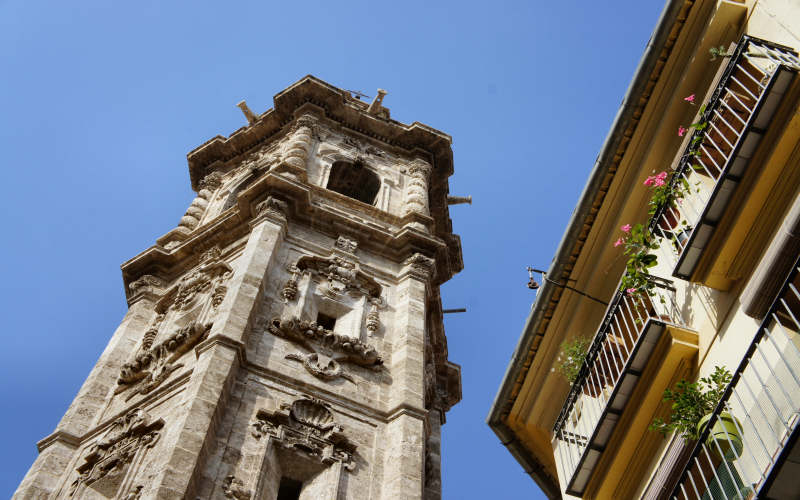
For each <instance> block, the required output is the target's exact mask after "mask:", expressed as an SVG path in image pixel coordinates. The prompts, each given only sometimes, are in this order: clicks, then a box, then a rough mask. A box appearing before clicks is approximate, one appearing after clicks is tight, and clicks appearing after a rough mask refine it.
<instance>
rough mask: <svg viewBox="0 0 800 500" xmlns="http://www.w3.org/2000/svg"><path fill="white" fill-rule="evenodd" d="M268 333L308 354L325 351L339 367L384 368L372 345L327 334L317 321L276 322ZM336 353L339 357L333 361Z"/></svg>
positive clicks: (279, 320) (273, 322) (291, 320)
mask: <svg viewBox="0 0 800 500" xmlns="http://www.w3.org/2000/svg"><path fill="white" fill-rule="evenodd" d="M267 331H269V332H270V333H272V334H273V335H275V336H276V337H281V338H283V339H286V340H289V341H290V342H293V343H295V344H298V345H300V346H302V347H304V348H305V349H307V350H308V351H311V352H322V353H323V354H324V353H325V352H326V351H327V352H330V353H331V354H332V356H331V357H332V359H333V360H334V361H337V362H340V363H341V362H348V363H353V364H356V365H359V366H364V367H367V368H372V369H374V370H379V369H380V368H381V366H382V365H383V359H382V358H381V356H380V355H379V354H378V351H376V350H375V348H374V347H372V346H371V345H369V344H367V343H365V342H362V341H360V340H358V339H356V338H353V337H348V336H346V335H339V334H338V333H334V332H333V331H332V330H326V329H325V328H323V327H322V326H321V325H318V324H317V323H316V322H314V321H302V320H299V319H297V318H291V319H288V320H281V319H280V318H275V319H273V320H272V321H271V322H270V324H269V325H268V326H267ZM315 347H316V349H315ZM334 353H336V354H338V356H335V357H333V354H334Z"/></svg>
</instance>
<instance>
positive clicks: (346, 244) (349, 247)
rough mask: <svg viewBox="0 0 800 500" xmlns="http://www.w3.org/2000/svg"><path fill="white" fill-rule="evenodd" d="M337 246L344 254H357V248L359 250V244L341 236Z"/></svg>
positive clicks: (337, 239) (337, 240)
mask: <svg viewBox="0 0 800 500" xmlns="http://www.w3.org/2000/svg"><path fill="white" fill-rule="evenodd" d="M335 246H336V248H338V249H340V250H342V251H344V252H347V253H355V252H356V248H358V242H357V241H356V240H354V239H351V238H348V237H346V236H339V237H338V238H336V243H335Z"/></svg>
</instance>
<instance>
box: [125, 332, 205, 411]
mask: <svg viewBox="0 0 800 500" xmlns="http://www.w3.org/2000/svg"><path fill="white" fill-rule="evenodd" d="M210 329H211V323H209V324H207V325H201V324H199V323H196V322H193V323H191V324H190V325H188V326H186V327H184V328H181V329H180V330H178V331H177V332H176V333H174V334H173V335H171V336H170V337H169V338H167V339H166V340H164V341H163V342H161V343H160V344H158V345H157V346H155V347H154V348H152V349H147V350H145V351H144V352H141V353H140V354H138V355H137V356H136V358H135V359H134V361H133V362H131V363H126V364H124V365H122V369H121V371H120V376H119V379H118V380H117V384H118V385H119V387H118V388H117V390H116V392H115V394H119V393H121V392H123V391H125V390H127V389H130V388H134V389H135V390H133V391H132V392H131V393H130V394H128V397H127V398H125V399H126V401H127V400H130V399H131V398H132V397H134V396H135V395H137V394H147V393H149V392H151V391H152V390H153V389H155V388H156V387H158V386H159V385H161V384H162V383H163V382H164V381H165V380H166V379H167V378H168V377H169V376H170V374H172V372H174V371H175V370H177V369H178V368H181V367H182V366H183V363H176V361H177V360H178V358H180V357H181V356H182V355H183V354H184V353H185V352H187V351H189V350H190V349H191V348H192V347H194V346H195V345H197V344H198V343H199V342H200V341H201V340H202V339H203V338H204V337H205V336H206V334H207V333H208V331H209V330H210Z"/></svg>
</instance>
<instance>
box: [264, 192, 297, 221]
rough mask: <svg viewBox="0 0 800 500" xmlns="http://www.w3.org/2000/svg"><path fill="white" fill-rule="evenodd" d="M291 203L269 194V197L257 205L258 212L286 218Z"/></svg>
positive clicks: (281, 218) (282, 218)
mask: <svg viewBox="0 0 800 500" xmlns="http://www.w3.org/2000/svg"><path fill="white" fill-rule="evenodd" d="M288 209H289V205H288V204H287V203H286V202H285V201H283V200H279V199H278V198H275V197H273V196H268V197H267V199H265V200H264V201H262V202H260V203H258V205H256V214H258V215H266V216H272V217H277V218H278V219H280V220H286V213H287V212H288Z"/></svg>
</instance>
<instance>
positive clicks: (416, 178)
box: [405, 158, 431, 215]
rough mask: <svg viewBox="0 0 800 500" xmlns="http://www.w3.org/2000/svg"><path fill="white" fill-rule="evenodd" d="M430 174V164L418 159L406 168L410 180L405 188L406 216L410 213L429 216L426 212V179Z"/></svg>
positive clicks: (427, 211)
mask: <svg viewBox="0 0 800 500" xmlns="http://www.w3.org/2000/svg"><path fill="white" fill-rule="evenodd" d="M430 173H431V165H430V163H428V162H427V161H425V160H422V159H419V158H418V159H416V160H414V161H413V162H412V163H411V166H410V167H409V168H408V174H409V176H410V179H409V180H408V185H407V187H406V205H405V214H406V215H407V214H410V213H412V212H417V213H420V214H423V215H430V212H429V210H428V177H429V176H430Z"/></svg>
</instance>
